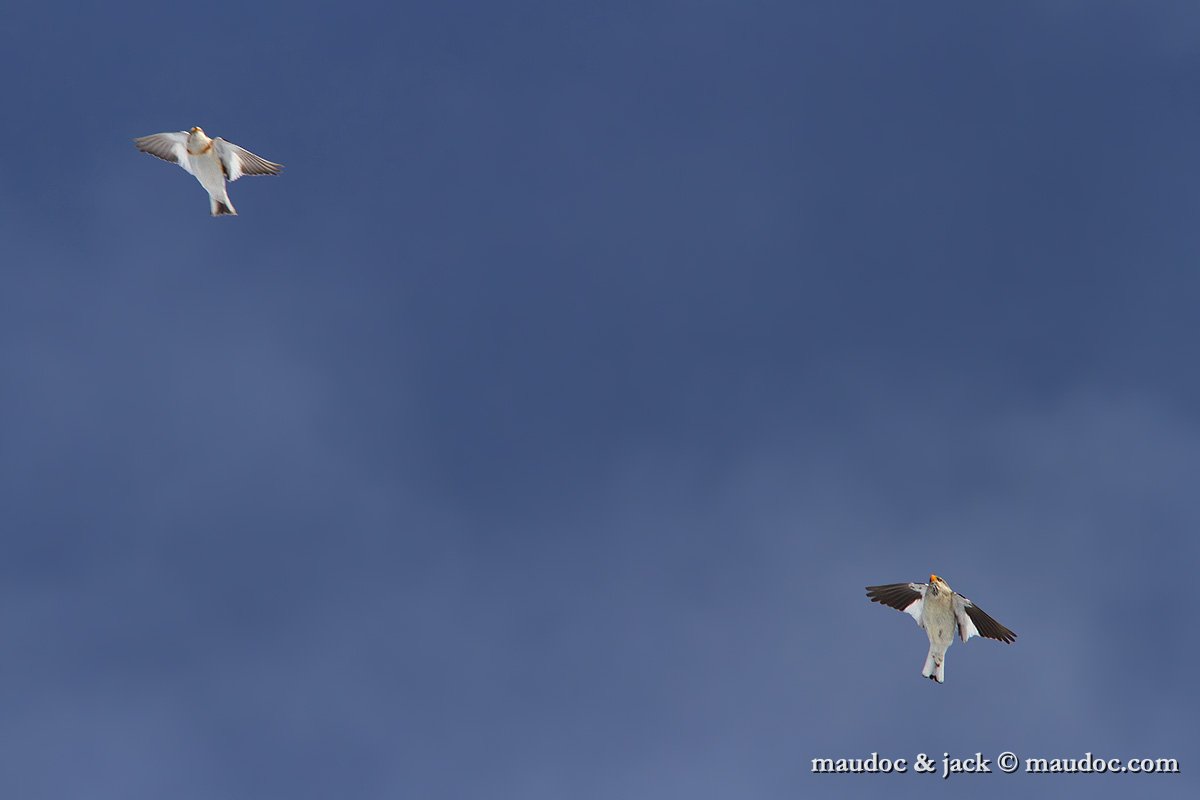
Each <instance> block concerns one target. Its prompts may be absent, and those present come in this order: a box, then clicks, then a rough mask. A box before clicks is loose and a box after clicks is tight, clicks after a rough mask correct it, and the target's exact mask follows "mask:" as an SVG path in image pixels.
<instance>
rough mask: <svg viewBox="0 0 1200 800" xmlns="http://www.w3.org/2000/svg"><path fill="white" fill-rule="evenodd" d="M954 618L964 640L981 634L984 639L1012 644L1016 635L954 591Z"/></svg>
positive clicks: (959, 633) (960, 636)
mask: <svg viewBox="0 0 1200 800" xmlns="http://www.w3.org/2000/svg"><path fill="white" fill-rule="evenodd" d="M954 618H955V619H956V620H957V621H958V635H959V638H961V639H962V640H963V641H964V642H965V641H967V639H970V638H971V637H972V636H982V637H983V638H985V639H995V640H996V641H998V642H1004V643H1006V644H1012V642H1013V641H1015V640H1016V638H1017V635H1016V634H1015V633H1013V632H1012V631H1010V630H1009V629H1008V628H1006V627H1004V626H1003V625H1001V624H1000V623H999V622H996V620H994V619H992V618H991V617H989V616H988V615H987V614H986V613H985V612H984V610H983V609H982V608H980V607H979V606H977V605H975V604H974V603H972V602H971V601H970V600H968V599H967V598H965V597H963V596H962V595H961V594H959V593H958V592H955V593H954Z"/></svg>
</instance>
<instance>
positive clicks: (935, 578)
mask: <svg viewBox="0 0 1200 800" xmlns="http://www.w3.org/2000/svg"><path fill="white" fill-rule="evenodd" d="M940 580H941V578H939V577H938V576H937V575H930V576H929V582H930V583H937V582H938V581H940Z"/></svg>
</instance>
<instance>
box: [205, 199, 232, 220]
mask: <svg viewBox="0 0 1200 800" xmlns="http://www.w3.org/2000/svg"><path fill="white" fill-rule="evenodd" d="M211 200H212V215H213V216H214V217H220V216H224V215H225V214H230V215H232V216H235V217H236V216H237V211H235V210H234V208H233V204H232V203H230V202H228V201H225V200H218V199H217V198H215V197H213V198H211Z"/></svg>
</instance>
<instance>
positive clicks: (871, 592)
mask: <svg viewBox="0 0 1200 800" xmlns="http://www.w3.org/2000/svg"><path fill="white" fill-rule="evenodd" d="M928 588H929V584H927V583H885V584H884V585H882V586H868V587H867V597H869V598H871V602H873V603H882V604H883V605H885V606H891V607H892V608H894V609H896V610H898V611H903V612H904V613H905V614H908V615H909V616H911V617H912V618H913V619H915V620H916V621H917V624H918V625H920V624H921V607H922V605H923V604H924V602H925V590H926V589H928Z"/></svg>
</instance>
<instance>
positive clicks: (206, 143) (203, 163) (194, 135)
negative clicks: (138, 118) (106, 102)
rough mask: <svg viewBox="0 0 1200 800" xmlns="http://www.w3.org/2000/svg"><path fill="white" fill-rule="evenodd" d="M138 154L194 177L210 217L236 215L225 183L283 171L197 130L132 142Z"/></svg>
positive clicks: (235, 146) (146, 137) (249, 153)
mask: <svg viewBox="0 0 1200 800" xmlns="http://www.w3.org/2000/svg"><path fill="white" fill-rule="evenodd" d="M133 143H134V144H135V145H137V148H138V150H141V151H142V152H143V153H149V154H150V155H152V156H158V157H159V158H161V159H163V160H164V161H171V162H174V163H176V164H178V165H179V166H181V167H183V168H184V169H185V170H187V173H188V174H189V175H193V176H195V178H196V180H198V181H200V185H201V186H203V187H204V189H205V190H206V191H207V192H208V199H209V204H210V206H211V208H212V215H213V216H214V217H219V216H221V215H223V214H233V215H236V214H237V211H236V210H235V209H234V207H233V203H231V202H229V193H228V192H227V191H226V190H225V182H226V181H236V180H237V179H238V178H240V177H242V176H243V175H278V174H279V170H281V169H283V165H282V164H276V163H274V162H271V161H267V160H266V159H263V158H259V157H258V156H256V155H254V153H251V152H250V151H249V150H244V149H243V148H241V147H238V146H237V145H236V144H231V143H230V142H227V141H225V140H224V139H222V138H221V137H220V136H218V137H216V138H215V139H210V138H208V136H206V135H205V134H204V131H203V130H201V129H200V128H192V129H191V130H190V131H178V132H175V133H152V134H150V135H149V136H142V137H139V138H137V139H134V140H133Z"/></svg>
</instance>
